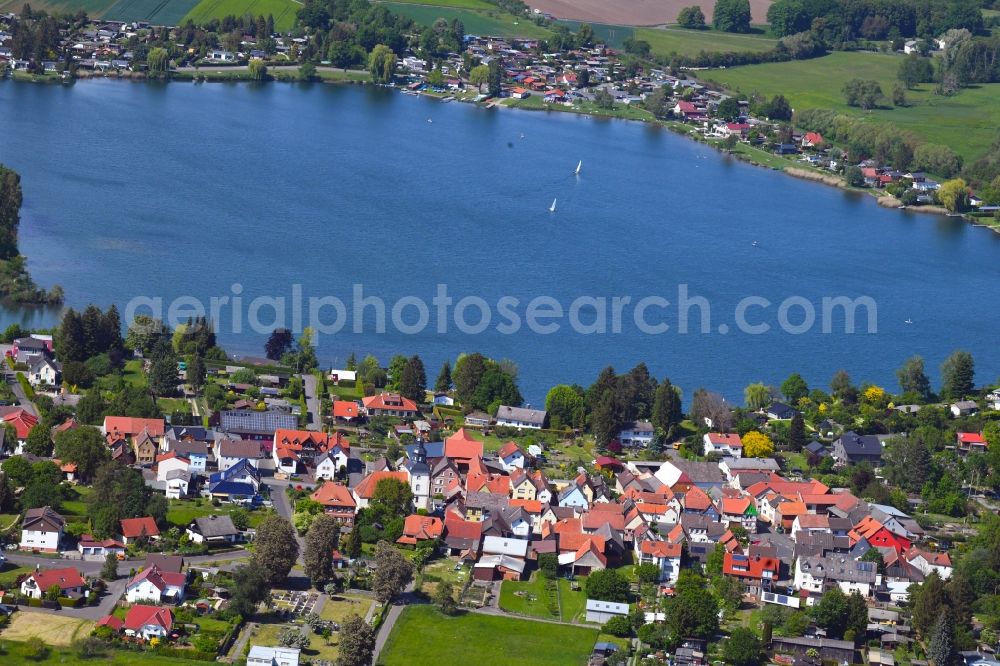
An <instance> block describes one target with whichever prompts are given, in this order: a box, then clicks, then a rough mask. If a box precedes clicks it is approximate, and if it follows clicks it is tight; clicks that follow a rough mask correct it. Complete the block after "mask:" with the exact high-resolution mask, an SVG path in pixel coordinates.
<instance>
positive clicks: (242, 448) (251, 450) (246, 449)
mask: <svg viewBox="0 0 1000 666" xmlns="http://www.w3.org/2000/svg"><path fill="white" fill-rule="evenodd" d="M219 455H220V456H222V457H225V458H262V457H264V453H263V450H262V448H261V445H260V442H255V441H253V440H250V439H224V440H222V441H220V442H219Z"/></svg>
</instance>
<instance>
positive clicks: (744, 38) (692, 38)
mask: <svg viewBox="0 0 1000 666" xmlns="http://www.w3.org/2000/svg"><path fill="white" fill-rule="evenodd" d="M635 38H636V39H640V40H644V41H647V42H649V45H650V47H652V49H653V53H655V54H657V55H670V54H671V53H676V54H678V55H683V56H696V55H698V54H699V53H701V52H702V51H708V52H712V51H722V52H740V51H754V52H759V51H769V50H771V49H773V48H774V47H775V45H776V44H777V43H778V42H777V40H775V39H771V38H769V37H763V36H761V35H737V34H733V33H730V32H718V31H715V30H686V29H684V28H637V29H636V31H635Z"/></svg>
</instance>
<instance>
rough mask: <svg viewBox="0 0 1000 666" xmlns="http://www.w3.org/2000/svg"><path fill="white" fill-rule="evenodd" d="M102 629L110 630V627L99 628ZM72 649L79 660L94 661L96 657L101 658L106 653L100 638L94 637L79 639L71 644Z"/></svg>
mask: <svg viewBox="0 0 1000 666" xmlns="http://www.w3.org/2000/svg"><path fill="white" fill-rule="evenodd" d="M101 628H102V629H110V627H101ZM73 649H74V650H76V653H77V654H78V655H79V656H80V658H81V659H95V658H97V657H103V656H104V655H105V652H106V651H107V646H106V645H105V644H104V641H102V640H101V639H100V638H97V637H96V636H87V637H86V638H81V639H78V640H76V641H74V642H73Z"/></svg>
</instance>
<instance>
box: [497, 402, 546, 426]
mask: <svg viewBox="0 0 1000 666" xmlns="http://www.w3.org/2000/svg"><path fill="white" fill-rule="evenodd" d="M500 419H503V420H505V421H520V422H522V423H531V424H537V425H538V426H541V425H542V424H543V423H544V422H545V410H544V409H528V408H525V407H508V406H507V405H500V407H498V408H497V420H498V421H499V420H500Z"/></svg>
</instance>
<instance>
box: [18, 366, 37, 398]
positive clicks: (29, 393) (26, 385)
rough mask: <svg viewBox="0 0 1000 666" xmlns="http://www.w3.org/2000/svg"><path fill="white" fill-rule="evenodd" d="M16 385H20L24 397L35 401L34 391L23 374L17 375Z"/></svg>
mask: <svg viewBox="0 0 1000 666" xmlns="http://www.w3.org/2000/svg"><path fill="white" fill-rule="evenodd" d="M17 383H18V384H20V385H21V388H22V389H24V395H26V396H27V397H28V400H34V399H35V389H33V388H31V382H29V381H28V378H27V377H25V376H24V373H23V372H19V373H17Z"/></svg>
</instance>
